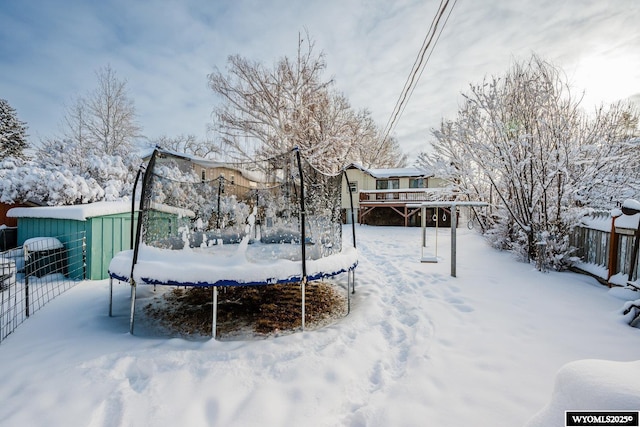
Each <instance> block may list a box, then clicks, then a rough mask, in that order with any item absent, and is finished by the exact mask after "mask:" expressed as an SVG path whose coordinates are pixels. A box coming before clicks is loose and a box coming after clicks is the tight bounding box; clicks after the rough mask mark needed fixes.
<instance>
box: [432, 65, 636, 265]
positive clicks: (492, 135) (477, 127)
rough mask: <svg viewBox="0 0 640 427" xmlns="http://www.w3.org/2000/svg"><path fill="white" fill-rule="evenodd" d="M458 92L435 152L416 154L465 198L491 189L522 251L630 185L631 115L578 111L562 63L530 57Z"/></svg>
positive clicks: (559, 233) (559, 235) (506, 229)
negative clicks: (578, 211)
mask: <svg viewBox="0 0 640 427" xmlns="http://www.w3.org/2000/svg"><path fill="white" fill-rule="evenodd" d="M464 98H465V101H464V104H463V105H462V106H461V108H460V110H459V112H458V117H457V119H456V120H454V121H448V122H443V124H442V126H441V128H440V129H439V130H438V131H435V132H434V136H435V138H436V141H435V143H434V147H435V152H434V153H432V154H430V155H427V154H423V155H422V156H421V157H420V160H421V161H422V162H423V163H426V164H429V165H431V166H439V167H440V170H441V171H445V172H446V173H449V174H451V175H453V176H456V183H457V185H458V189H459V190H461V191H462V192H463V193H464V194H465V195H466V197H470V198H479V199H481V200H490V199H491V198H492V196H493V198H494V199H495V200H491V201H492V202H494V203H495V204H496V205H497V206H498V207H499V209H500V210H502V211H504V212H505V213H506V215H503V216H501V217H500V216H497V218H499V221H500V222H501V224H500V226H501V227H502V232H503V233H506V236H505V235H503V236H502V238H503V239H506V240H508V241H511V242H512V243H513V245H514V246H518V245H521V247H522V248H523V253H524V254H525V255H526V256H528V257H530V258H535V256H536V246H535V244H536V242H537V241H538V240H539V239H540V238H544V236H548V235H554V236H556V240H557V239H564V238H565V237H566V236H567V233H568V229H569V228H570V227H571V226H572V225H573V224H572V219H573V218H574V216H575V215H574V213H575V208H580V207H582V206H586V205H589V204H591V205H593V204H594V200H595V199H596V198H598V199H602V196H603V193H602V191H603V190H604V188H609V187H611V184H612V183H614V182H615V181H616V180H620V179H621V178H622V177H623V176H624V177H625V178H622V180H623V181H624V185H627V186H629V184H630V181H633V182H638V172H637V169H636V170H635V172H634V171H633V170H632V169H629V168H628V166H629V164H631V165H633V164H636V165H637V160H633V159H630V158H629V155H630V153H632V149H631V148H630V146H629V144H631V145H633V144H634V143H633V141H632V140H630V139H629V136H630V135H632V134H633V131H632V130H630V128H634V126H635V127H637V122H636V121H635V120H636V119H635V118H637V113H635V112H634V111H633V110H632V109H629V108H623V107H621V106H613V107H612V108H611V109H608V110H604V109H602V110H601V111H599V112H597V114H596V117H595V119H592V118H590V117H588V116H586V115H585V114H584V113H583V112H582V110H580V108H579V105H580V100H576V99H574V98H573V97H572V96H571V92H570V91H569V86H568V84H567V82H566V79H565V78H564V75H563V74H562V72H561V70H559V69H558V68H557V67H555V66H553V65H552V64H550V63H548V62H546V61H544V60H542V59H541V58H539V57H537V56H535V55H534V56H532V58H531V59H530V60H529V61H528V62H525V63H515V64H514V65H513V66H512V68H511V69H510V70H509V71H508V73H507V74H506V75H505V76H504V77H493V78H491V79H488V80H487V79H485V81H484V82H483V83H482V84H477V85H471V86H470V92H469V93H467V94H465V95H464ZM635 147H636V149H637V142H636V143H635ZM634 162H635V163H634ZM634 176H635V178H634ZM630 178H631V179H630ZM619 184H623V183H622V182H619ZM617 188H618V189H619V188H620V185H618V187H617ZM565 243H566V241H564V243H562V245H565ZM565 246H566V245H565ZM564 249H566V248H564ZM564 249H561V250H564Z"/></svg>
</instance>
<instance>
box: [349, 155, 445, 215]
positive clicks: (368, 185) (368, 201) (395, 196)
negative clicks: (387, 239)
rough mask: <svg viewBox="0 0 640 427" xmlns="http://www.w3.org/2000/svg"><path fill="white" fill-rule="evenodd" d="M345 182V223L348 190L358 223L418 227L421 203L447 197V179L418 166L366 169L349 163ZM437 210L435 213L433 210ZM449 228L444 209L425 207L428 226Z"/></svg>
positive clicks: (350, 213)
mask: <svg viewBox="0 0 640 427" xmlns="http://www.w3.org/2000/svg"><path fill="white" fill-rule="evenodd" d="M346 175H347V177H348V181H347V180H346V179H343V180H342V181H343V182H342V209H343V212H344V213H345V220H346V222H347V223H350V222H351V217H352V210H351V205H350V199H349V192H351V194H352V196H353V198H352V200H353V218H354V220H355V221H356V222H358V223H360V224H370V225H400V226H402V225H404V226H405V227H406V226H419V225H420V224H421V221H422V219H421V218H420V207H418V206H416V205H417V204H419V203H420V202H424V201H429V200H443V198H446V197H448V194H449V193H448V192H447V191H446V190H445V187H446V186H447V181H445V180H443V179H441V178H437V177H435V176H433V175H432V174H429V173H428V172H426V171H424V170H422V169H419V168H394V169H366V168H364V167H362V166H360V165H358V164H355V163H352V164H351V165H349V166H348V167H347V169H346ZM436 212H437V213H436ZM436 221H437V223H438V225H439V226H444V227H450V226H451V219H450V215H449V214H448V212H447V211H445V210H444V209H442V208H440V209H437V210H436V208H430V209H428V210H427V225H428V226H435V225H436Z"/></svg>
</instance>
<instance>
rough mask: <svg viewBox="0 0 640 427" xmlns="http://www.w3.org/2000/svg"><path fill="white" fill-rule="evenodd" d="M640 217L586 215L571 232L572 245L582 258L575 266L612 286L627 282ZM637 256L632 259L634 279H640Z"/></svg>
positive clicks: (607, 214) (577, 254)
mask: <svg viewBox="0 0 640 427" xmlns="http://www.w3.org/2000/svg"><path fill="white" fill-rule="evenodd" d="M638 216H639V215H634V216H619V217H617V218H613V217H611V215H610V214H609V213H606V214H604V213H601V214H595V215H591V216H589V217H586V218H585V219H584V220H583V221H582V225H580V226H578V227H576V228H575V229H574V231H573V233H572V235H571V245H572V246H573V247H575V248H576V253H575V255H576V256H577V257H579V258H580V262H578V263H577V264H576V268H578V269H579V270H582V271H585V272H587V273H589V274H592V275H594V276H596V277H598V278H599V279H601V281H603V282H605V283H607V284H609V285H625V284H626V283H627V281H628V279H629V277H628V276H629V267H630V265H631V258H632V257H633V255H634V254H633V244H634V240H635V233H636V229H637V226H638ZM638 258H639V257H638V256H637V255H636V257H635V259H634V260H633V265H634V266H635V267H634V272H633V275H632V276H631V280H632V281H637V280H638V264H639V260H638Z"/></svg>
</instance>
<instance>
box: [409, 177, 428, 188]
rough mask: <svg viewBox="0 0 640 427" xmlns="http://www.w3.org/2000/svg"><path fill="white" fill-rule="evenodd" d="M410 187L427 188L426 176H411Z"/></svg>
mask: <svg viewBox="0 0 640 427" xmlns="http://www.w3.org/2000/svg"><path fill="white" fill-rule="evenodd" d="M409 188H427V180H426V178H409Z"/></svg>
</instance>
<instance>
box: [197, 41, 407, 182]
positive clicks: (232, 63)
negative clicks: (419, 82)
mask: <svg viewBox="0 0 640 427" xmlns="http://www.w3.org/2000/svg"><path fill="white" fill-rule="evenodd" d="M325 68H326V63H325V58H324V54H322V53H320V54H316V53H315V52H314V43H313V42H312V41H311V40H310V39H309V36H308V34H307V35H306V40H304V39H302V38H299V39H298V50H297V54H296V57H295V58H294V59H293V60H291V59H289V58H287V57H284V58H282V59H280V60H279V61H277V62H276V64H275V65H274V67H273V68H267V67H265V66H264V65H262V64H260V63H256V62H251V61H249V60H247V59H244V58H242V57H240V56H237V55H236V56H231V57H230V58H229V66H228V74H227V75H225V74H223V73H222V72H221V71H219V70H216V71H215V72H214V73H212V74H210V75H209V85H210V87H211V89H212V90H213V91H214V92H215V93H216V94H218V95H219V96H220V97H221V98H222V100H223V103H222V105H221V106H219V107H217V108H216V109H215V111H214V115H215V118H216V124H217V130H218V131H219V134H220V135H221V139H220V141H221V148H222V151H223V152H225V153H227V154H229V155H230V156H234V157H239V158H242V159H247V158H253V157H260V158H268V157H271V156H274V155H276V154H279V153H282V152H284V151H287V150H290V149H292V148H294V147H298V148H299V149H300V151H301V153H302V154H303V156H305V157H306V158H307V159H308V160H309V161H310V162H311V163H312V164H314V166H316V167H318V168H321V169H323V170H325V171H333V172H335V171H337V170H339V169H340V168H341V167H343V166H345V165H346V164H347V163H349V162H351V161H357V160H360V158H362V157H363V156H362V154H363V153H364V152H365V151H366V150H367V149H368V150H369V151H372V150H374V145H373V144H374V143H375V140H374V137H375V136H377V135H378V134H379V131H377V129H375V127H374V125H373V122H372V121H370V115H369V114H368V113H367V112H366V111H365V112H354V110H353V109H352V108H351V106H350V104H349V102H348V100H347V98H346V97H345V96H344V95H343V94H340V93H337V92H336V91H335V90H333V80H331V79H329V80H325V79H323V77H322V73H323V72H324V70H325ZM365 147H366V148H365ZM397 148H398V147H397V146H394V145H393V144H389V145H385V149H386V150H388V156H387V158H386V159H385V161H387V162H388V163H393V162H395V163H401V162H402V159H401V156H402V155H401V154H400V153H399V150H398V149H397ZM393 155H397V156H398V157H399V158H398V159H391V157H392V156H393Z"/></svg>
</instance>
